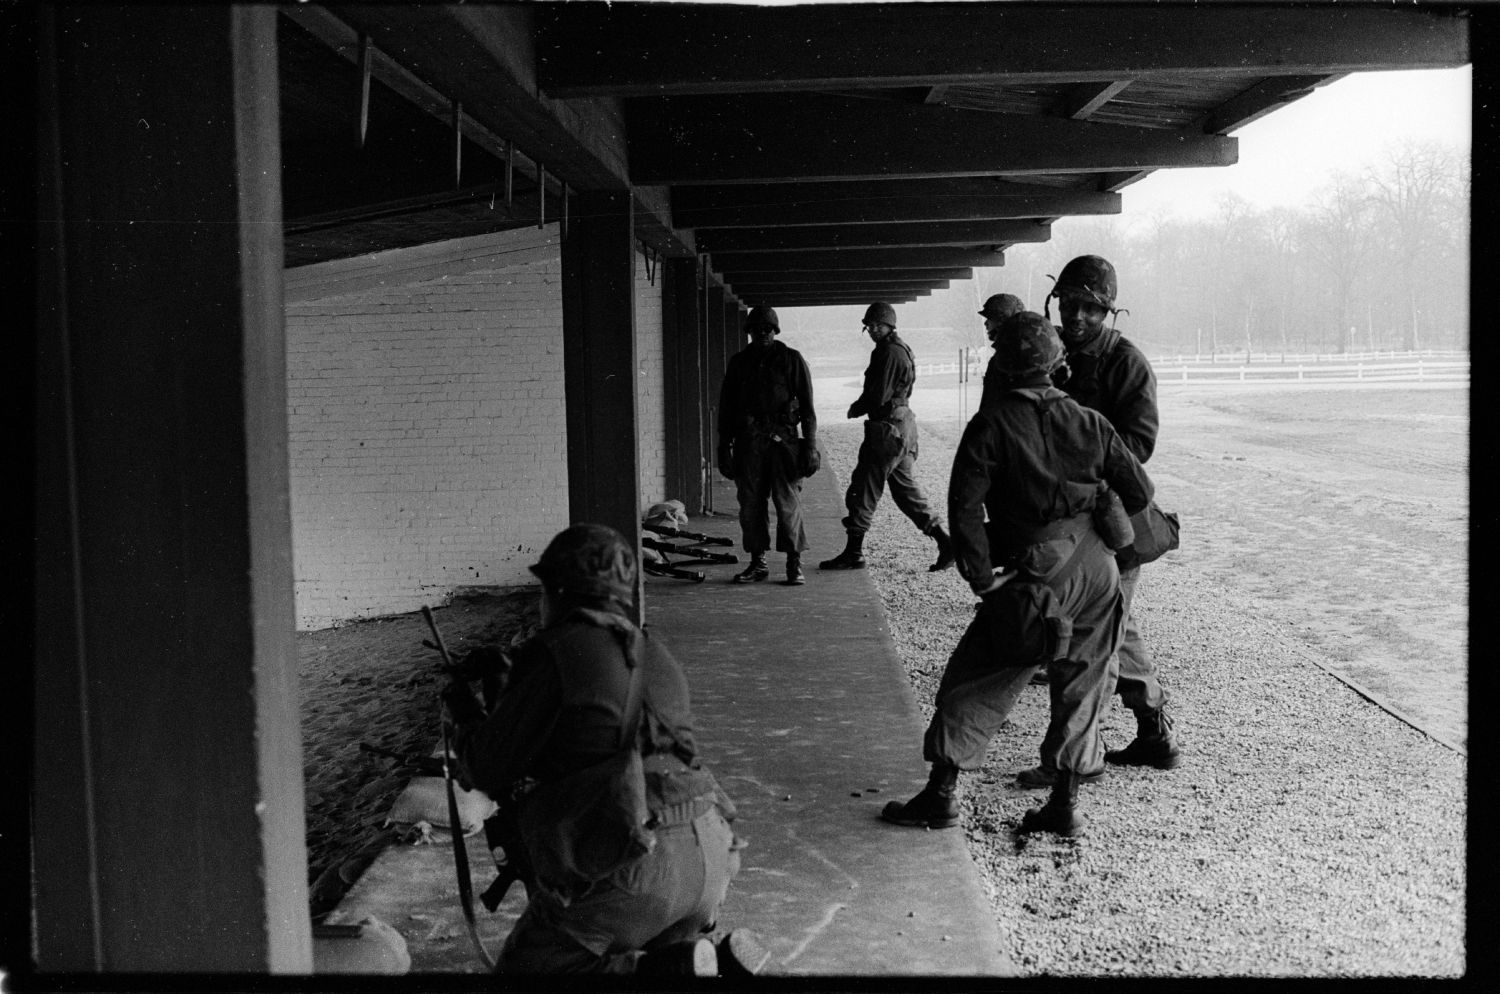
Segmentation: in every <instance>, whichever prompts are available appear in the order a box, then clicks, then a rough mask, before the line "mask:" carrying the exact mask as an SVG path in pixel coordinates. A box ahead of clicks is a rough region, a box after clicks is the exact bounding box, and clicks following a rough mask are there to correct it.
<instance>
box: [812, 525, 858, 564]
mask: <svg viewBox="0 0 1500 994" xmlns="http://www.w3.org/2000/svg"><path fill="white" fill-rule="evenodd" d="M848 536H849V537H848V539H847V540H846V541H845V543H844V551H843V552H840V553H839V554H838V555H836V556H834V557H833V558H832V559H825V560H823V561H822V562H821V563H818V569H864V568H865V533H864V532H849V533H848Z"/></svg>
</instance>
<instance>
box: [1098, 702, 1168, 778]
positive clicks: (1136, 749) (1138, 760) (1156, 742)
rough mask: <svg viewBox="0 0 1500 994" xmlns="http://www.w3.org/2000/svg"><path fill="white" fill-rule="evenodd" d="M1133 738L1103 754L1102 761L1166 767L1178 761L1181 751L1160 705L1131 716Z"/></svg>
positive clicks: (1157, 767) (1161, 768) (1160, 768)
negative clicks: (1134, 730)
mask: <svg viewBox="0 0 1500 994" xmlns="http://www.w3.org/2000/svg"><path fill="white" fill-rule="evenodd" d="M1135 726H1136V733H1135V741H1134V742H1131V743H1130V745H1128V746H1126V747H1125V748H1123V749H1115V750H1111V751H1108V752H1106V753H1105V754H1104V761H1105V762H1107V763H1114V764H1115V765H1116V766H1153V767H1155V768H1156V769H1158V770H1170V769H1172V768H1174V767H1176V766H1177V765H1178V764H1180V763H1181V762H1182V750H1181V749H1179V748H1178V747H1177V738H1176V736H1174V735H1173V734H1172V719H1171V718H1170V717H1169V716H1168V715H1167V709H1166V707H1165V705H1164V706H1162V707H1160V708H1157V709H1156V710H1155V711H1147V712H1145V713H1144V714H1137V715H1136V716H1135Z"/></svg>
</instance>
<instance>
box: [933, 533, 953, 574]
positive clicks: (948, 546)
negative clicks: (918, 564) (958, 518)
mask: <svg viewBox="0 0 1500 994" xmlns="http://www.w3.org/2000/svg"><path fill="white" fill-rule="evenodd" d="M927 534H929V535H931V536H932V540H933V541H934V542H936V543H937V562H935V563H933V564H932V565H931V566H929V567H927V572H929V573H938V572H941V571H943V570H945V569H947V568H948V567H949V566H952V565H953V562H954V555H953V539H951V538H949V537H948V533H947V532H946V531H944V530H943V526H942V525H933V526H932V531H930V532H928V533H927Z"/></svg>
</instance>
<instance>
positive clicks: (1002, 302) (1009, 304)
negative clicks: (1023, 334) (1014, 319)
mask: <svg viewBox="0 0 1500 994" xmlns="http://www.w3.org/2000/svg"><path fill="white" fill-rule="evenodd" d="M1025 309H1026V305H1025V304H1023V303H1021V298H1020V297H1017V296H1016V295H1015V294H1013V293H997V294H995V295H994V296H992V297H990V299H988V300H986V301H985V302H984V309H983V310H981V311H980V312H979V316H980V317H983V318H988V319H989V320H991V321H1004V320H1005V319H1006V318H1008V317H1010V316H1011V315H1012V314H1019V313H1021V312H1022V311H1024V310H1025Z"/></svg>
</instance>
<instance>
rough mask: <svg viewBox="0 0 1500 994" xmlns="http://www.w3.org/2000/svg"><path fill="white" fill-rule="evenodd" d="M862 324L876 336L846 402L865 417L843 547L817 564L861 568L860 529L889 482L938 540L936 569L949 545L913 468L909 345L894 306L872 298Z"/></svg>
mask: <svg viewBox="0 0 1500 994" xmlns="http://www.w3.org/2000/svg"><path fill="white" fill-rule="evenodd" d="M863 323H864V329H865V331H866V332H868V333H869V335H870V338H871V339H872V340H873V341H874V342H875V349H874V351H872V352H871V353H870V364H869V366H868V367H866V369H865V382H864V390H863V391H862V392H861V393H860V395H859V398H858V399H857V400H855V401H854V403H853V404H850V405H849V414H848V416H849V417H851V418H857V417H859V416H860V415H864V416H865V417H866V419H867V420H866V421H865V439H864V442H863V444H861V445H860V447H859V458H858V461H857V462H856V463H855V466H854V472H853V473H851V474H850V475H849V489H848V490H847V491H845V493H844V506H845V508H847V510H848V512H849V513H848V515H847V516H846V517H845V518H844V522H843V524H844V532H845V535H846V536H847V538H846V542H845V545H844V551H842V552H840V553H839V554H838V555H837V556H835V557H833V558H832V559H825V560H823V562H821V563H819V564H818V568H819V569H864V568H865V557H864V542H865V533H866V532H867V531H869V530H870V520H871V518H872V517H873V516H874V514H875V506H876V505H877V504H879V503H880V496H881V494H882V493H884V492H885V487H886V483H887V482H889V483H890V487H891V498H892V499H893V500H895V502H896V506H897V507H899V508H900V509H901V512H902V513H903V514H905V515H906V516H907V517H908V518H910V519H911V521H912V524H914V525H916V526H917V528H918V529H920V530H921V532H922V534H924V535H928V536H930V537H931V538H932V539H933V540H934V541H935V542H937V561H936V562H934V563H933V564H932V565H931V566H929V567H928V569H929V570H932V571H937V570H943V569H947V568H948V567H949V566H952V565H953V551H952V545H951V543H950V541H949V538H948V533H947V531H945V530H944V529H943V523H942V519H941V518H939V517H938V516H937V515H935V514H933V513H932V510H931V508H930V507H929V506H928V503H927V497H926V495H924V494H923V493H922V488H921V487H920V486H918V485H917V479H916V476H915V474H914V469H915V463H916V460H917V418H916V415H915V414H913V413H912V410H911V408H910V407H909V406H908V404H907V401H908V400H909V399H910V397H911V388H912V385H913V384H914V383H916V379H917V369H916V362H915V360H914V359H913V358H912V353H911V348H910V347H909V346H908V345H907V344H906V343H905V342H903V341H902V340H901V338H900V337H899V336H898V335H897V334H896V310H895V308H893V307H892V306H891V305H890V304H886V303H879V302H877V303H874V304H871V305H870V306H869V308H868V309H867V310H866V311H865V317H864V322H863Z"/></svg>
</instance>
